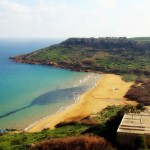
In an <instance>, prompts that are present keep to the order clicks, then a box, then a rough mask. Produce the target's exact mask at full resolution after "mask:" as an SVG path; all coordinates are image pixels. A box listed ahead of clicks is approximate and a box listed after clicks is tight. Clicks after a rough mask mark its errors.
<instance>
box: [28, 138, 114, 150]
mask: <svg viewBox="0 0 150 150" xmlns="http://www.w3.org/2000/svg"><path fill="white" fill-rule="evenodd" d="M31 149H33V150H34V149H36V150H38V149H40V150H47V149H50V150H90V149H91V150H113V149H114V148H113V147H112V146H111V145H110V144H109V143H108V142H107V141H106V140H105V139H104V138H102V137H98V136H80V137H70V138H58V139H52V140H47V141H43V142H40V143H38V144H36V145H35V146H33V147H32V148H31Z"/></svg>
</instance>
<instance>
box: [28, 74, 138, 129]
mask: <svg viewBox="0 0 150 150" xmlns="http://www.w3.org/2000/svg"><path fill="white" fill-rule="evenodd" d="M132 84H133V82H125V81H123V80H122V78H121V77H120V76H118V75H114V74H104V75H102V77H101V78H100V80H99V81H98V83H97V85H96V86H95V88H94V89H91V90H90V91H88V92H86V93H84V94H83V95H82V96H81V97H80V99H79V102H78V103H76V104H74V105H72V106H70V107H69V108H68V109H66V110H64V111H63V112H60V113H58V114H55V115H53V116H50V117H47V118H45V119H43V120H41V121H39V122H38V123H37V124H35V125H34V126H33V127H32V128H30V129H29V130H28V131H29V132H38V131H41V130H42V129H44V128H50V129H53V128H54V126H55V125H56V124H58V123H60V122H63V121H78V120H80V119H82V118H84V117H86V116H88V115H90V114H94V113H96V112H98V111H101V110H102V109H104V108H105V107H107V106H111V105H125V104H133V105H135V104H136V102H134V101H125V100H126V99H125V98H124V95H125V93H126V92H127V91H128V89H129V88H130V86H131V85H132Z"/></svg>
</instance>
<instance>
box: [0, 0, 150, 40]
mask: <svg viewBox="0 0 150 150" xmlns="http://www.w3.org/2000/svg"><path fill="white" fill-rule="evenodd" d="M99 36H100V37H104V36H128V37H135V36H150V0H0V37H52V38H68V37H99Z"/></svg>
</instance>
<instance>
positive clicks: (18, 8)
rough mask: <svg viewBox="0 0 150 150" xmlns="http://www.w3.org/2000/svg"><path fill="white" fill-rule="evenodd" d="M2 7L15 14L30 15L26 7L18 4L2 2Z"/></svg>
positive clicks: (7, 0)
mask: <svg viewBox="0 0 150 150" xmlns="http://www.w3.org/2000/svg"><path fill="white" fill-rule="evenodd" d="M0 6H1V7H3V8H4V9H6V10H9V11H13V12H15V13H28V12H29V9H28V8H27V7H25V6H24V5H21V4H18V3H16V2H13V1H9V0H1V2H0Z"/></svg>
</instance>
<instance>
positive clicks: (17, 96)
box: [0, 39, 99, 129]
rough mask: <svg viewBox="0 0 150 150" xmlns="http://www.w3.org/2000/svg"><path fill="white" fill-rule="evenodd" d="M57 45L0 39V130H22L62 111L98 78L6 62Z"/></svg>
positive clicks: (38, 41)
mask: <svg viewBox="0 0 150 150" xmlns="http://www.w3.org/2000/svg"><path fill="white" fill-rule="evenodd" d="M60 41H61V40H54V39H0V129H4V128H17V129H24V128H26V127H27V126H29V125H30V124H32V123H34V122H35V121H37V120H39V119H41V118H43V117H46V116H48V115H52V114H54V113H56V112H58V111H59V110H60V109H61V110H63V109H65V108H66V107H67V106H69V105H71V104H73V103H74V102H75V101H76V100H77V99H78V97H79V95H80V94H81V93H83V92H85V91H86V90H88V89H89V88H91V87H93V86H94V85H95V83H96V81H97V80H98V78H99V75H98V74H94V73H82V72H73V71H69V70H63V69H58V68H53V67H49V66H42V65H29V64H20V63H14V62H12V61H11V60H9V59H8V58H9V57H10V56H14V55H18V54H24V53H28V52H31V51H34V50H37V49H40V48H43V47H47V46H49V45H51V44H56V43H59V42H60Z"/></svg>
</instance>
